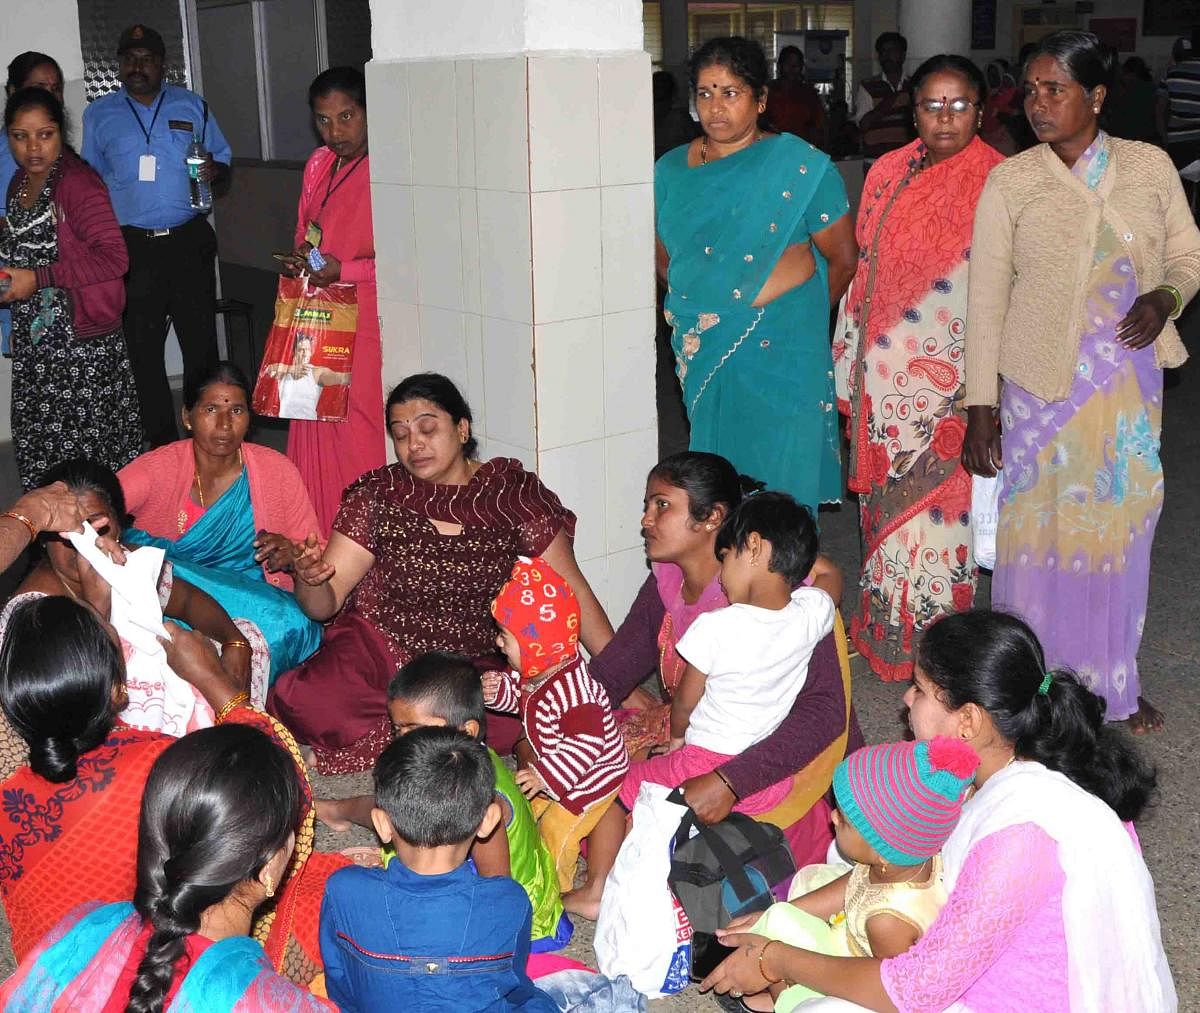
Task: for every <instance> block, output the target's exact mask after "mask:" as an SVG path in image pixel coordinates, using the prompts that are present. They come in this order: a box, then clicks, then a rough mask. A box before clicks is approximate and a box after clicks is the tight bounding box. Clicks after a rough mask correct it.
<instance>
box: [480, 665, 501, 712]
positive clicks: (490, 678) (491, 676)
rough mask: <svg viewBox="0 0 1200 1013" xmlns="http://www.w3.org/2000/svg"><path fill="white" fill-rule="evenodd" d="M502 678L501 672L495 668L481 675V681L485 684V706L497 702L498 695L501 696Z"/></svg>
mask: <svg viewBox="0 0 1200 1013" xmlns="http://www.w3.org/2000/svg"><path fill="white" fill-rule="evenodd" d="M500 678H501V676H500V673H499V672H497V671H495V670H491V671H487V672H484V673H483V675H481V676H480V677H479V681H480V683H481V684H482V685H483V702H484V705H485V706H488V707H490V706H491V705H492V704H494V703H495V702H496V699H497V697H499V696H500Z"/></svg>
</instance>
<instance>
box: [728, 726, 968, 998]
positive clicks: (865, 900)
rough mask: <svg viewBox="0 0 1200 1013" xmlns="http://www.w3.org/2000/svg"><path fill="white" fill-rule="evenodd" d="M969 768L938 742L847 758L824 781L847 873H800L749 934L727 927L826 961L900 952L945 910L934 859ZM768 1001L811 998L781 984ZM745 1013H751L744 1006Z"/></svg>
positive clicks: (953, 820)
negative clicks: (787, 896)
mask: <svg viewBox="0 0 1200 1013" xmlns="http://www.w3.org/2000/svg"><path fill="white" fill-rule="evenodd" d="M978 766H979V757H978V755H977V754H976V753H975V750H974V749H972V748H971V746H970V745H968V744H967V743H966V742H964V741H963V740H961V739H952V738H947V737H937V738H934V739H931V740H930V741H928V742H896V743H888V744H885V745H879V746H867V747H865V748H863V749H860V750H858V751H857V752H854V753H851V754H850V756H848V757H847V758H846V759H845V760H843V761H842V762H841V764H839V765H838V768H837V769H836V770H835V771H834V774H833V793H834V796H835V798H836V800H837V809H835V810H834V813H833V823H834V831H835V834H836V839H837V848H838V851H839V852H840V853H841V854H842V857H843V858H845V859H846V860H847V861H850V862H853V863H854V866H853V868H852V869H851V870H850V871H849V872H842V869H843V868H844V867H843V866H827V865H819V866H809V867H807V868H804V869H801V870H800V871H799V872H798V873H797V874H796V878H795V879H794V880H793V882H792V888H791V891H790V893H791V896H792V898H793V899H792V900H790V901H788V902H787V903H786V904H775V905H773V906H772V907H771V908H769V909H768V910H767V911H766V912H765V913H764V914H762V915H761V916H760V917H759V918H758V920H757V921H756V922H755V923H754V925H753V926H752V927H749V926H738V925H737V922H735V923H732V924H731V925H730V926H729V928H730V929H733V928H735V927H738V930H739V931H743V932H745V931H749V932H753V933H756V934H758V935H763V936H766V937H767V938H768V939H777V940H779V941H780V942H784V943H790V944H792V945H796V946H803V947H805V948H807V949H813V950H817V951H819V952H821V953H827V954H830V955H834V956H850V957H877V958H884V957H893V956H896V955H897V954H900V953H903V952H904V951H905V950H907V949H908V948H909V947H911V946H912V945H913V943H915V942H916V941H917V940H918V939H920V938H921V936H922V935H923V934H924V933H925V931H926V930H927V929H928V928H929V926H930V925H932V924H933V921H934V919H935V918H936V917H937V914H938V912H939V911H940V910H941V909H942V905H943V904H945V903H946V888H945V886H944V885H943V883H942V865H941V855H940V854H939V852H940V851H941V849H942V846H943V845H944V844H945V843H946V840H947V839H948V838H949V837H950V834H951V832H952V831H953V830H954V827H955V826H956V825H957V823H958V817H959V814H960V813H961V811H962V806H963V802H964V801H965V800H966V797H967V794H968V788H969V786H970V785H971V783H972V782H973V780H974V777H975V770H976V768H977V767H978ZM831 876H836V878H834V879H832V881H830V877H831ZM821 884H824V885H821ZM750 917H752V916H748V917H747V919H746V920H747V921H749V918H750ZM771 992H772V995H773V996H774V997H775V1000H774V1009H775V1010H776V1013H787V1011H789V1010H791V1009H793V1008H794V1007H795V1006H796V1005H797V1004H798V1003H800V1002H803V1001H804V1000H805V999H809V998H812V997H813V996H815V995H817V994H818V993H816V992H813V991H812V990H811V989H808V988H805V987H804V986H802V985H792V986H791V987H787V982H780V983H777V984H776V985H775V986H773V988H772V989H771ZM763 1000H764V1001H765V1000H766V994H765V993H763ZM747 1008H751V1009H754V1008H757V1005H756V1004H755V1002H754V1001H753V1000H751V1001H749V1002H748V1003H747ZM763 1008H765V1009H770V1008H772V1007H771V1006H769V1005H766V1006H764V1007H763Z"/></svg>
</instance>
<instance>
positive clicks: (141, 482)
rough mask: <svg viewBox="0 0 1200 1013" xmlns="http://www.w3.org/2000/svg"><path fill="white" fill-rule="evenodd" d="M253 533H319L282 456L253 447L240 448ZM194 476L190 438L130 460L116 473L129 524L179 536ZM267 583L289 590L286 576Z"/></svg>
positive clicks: (293, 469) (300, 484)
mask: <svg viewBox="0 0 1200 1013" xmlns="http://www.w3.org/2000/svg"><path fill="white" fill-rule="evenodd" d="M242 459H243V460H244V461H245V463H246V478H247V480H248V481H249V483H250V505H251V507H252V508H253V510H254V530H255V531H263V530H266V531H270V532H273V533H275V534H280V535H285V536H286V537H288V538H291V539H293V540H294V541H300V540H302V539H304V538H307V537H308V535H309V534H312V533H314V532H316V533H317V534H318V535H319V533H320V529H319V528H318V527H317V515H316V512H315V511H314V510H313V507H312V502H311V501H310V500H309V498H308V492H307V491H306V490H305V488H304V483H303V482H301V481H300V473H299V472H298V471H297V470H296V466H295V465H294V464H292V462H291V461H289V460H288V459H287V458H286V457H284V456H283V454H281V453H279V452H278V451H275V450H272V449H271V448H270V447H264V446H260V445H259V444H257V443H243V444H242ZM195 475H196V463H195V457H194V456H193V453H192V441H191V440H178V441H176V442H175V443H168V444H167V445H166V446H165V447H159V448H158V449H157V450H151V451H149V452H148V453H145V454H142V455H141V456H140V457H137V458H135V459H134V460H132V461H130V462H129V463H128V464H127V465H125V467H124V468H122V469H121V470H120V471H119V472H118V473H117V478H119V479H120V480H121V488H122V489H123V490H124V491H125V506H126V508H127V509H128V511H129V513H130V514H131V515H132V516H133V519H134V523H135V524H136V525H137V526H138V527H139V528H141V529H142V530H143V531H147V532H149V533H150V534H152V535H154V536H155V537H157V538H170V539H171V540H172V541H174V540H175V539H177V538H178V537H179V536H180V530H179V512H180V509H181V505H182V503H183V502H184V500H185V499H186V498H187V497H188V496H189V495H190V493H191V488H192V482H193V481H194V479H195ZM263 574H264V576H265V577H266V578H267V581H268V583H271V584H274V585H275V586H276V587H282V588H284V589H285V590H288V591H290V590H291V589H292V578H291V577H290V576H289V575H288V574H286V573H267V572H266V570H265V569H264V571H263Z"/></svg>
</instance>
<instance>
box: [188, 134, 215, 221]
mask: <svg viewBox="0 0 1200 1013" xmlns="http://www.w3.org/2000/svg"><path fill="white" fill-rule="evenodd" d="M207 164H208V152H207V151H206V150H205V149H204V142H203V141H201V140H200V138H199V136H197V135H194V134H193V135H192V143H191V144H190V145H188V150H187V171H188V186H189V188H190V190H191V205H192V207H193V208H195V209H196V210H197V211H211V210H212V187H211V186H210V185H209V182H208V180H206V179H204V178H203V177H202V176H201V175H200V170H201V168H202V167H203V166H205V165H207Z"/></svg>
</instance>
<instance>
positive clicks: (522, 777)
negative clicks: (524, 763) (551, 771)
mask: <svg viewBox="0 0 1200 1013" xmlns="http://www.w3.org/2000/svg"><path fill="white" fill-rule="evenodd" d="M513 776H514V777H515V779H516V782H517V787H518V788H520V789H521V794H522V795H524V796H525V797H526V798H533V797H534V796H535V795H540V794H541V793H542V792H544V791H545V790H546V782H545V781H543V780H542V775H541V774H539V773H538V772H537V771H536V770H534V769H533V768H532V767H522V768H521V769H520V770H518V771H517V772H516V774H515V775H513Z"/></svg>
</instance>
